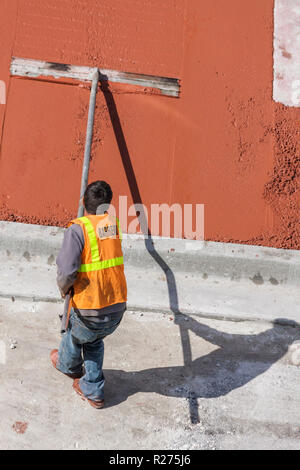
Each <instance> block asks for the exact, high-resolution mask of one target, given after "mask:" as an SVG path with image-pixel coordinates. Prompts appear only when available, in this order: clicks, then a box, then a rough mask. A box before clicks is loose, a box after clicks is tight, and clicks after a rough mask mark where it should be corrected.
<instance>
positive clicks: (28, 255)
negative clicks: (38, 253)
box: [23, 251, 31, 262]
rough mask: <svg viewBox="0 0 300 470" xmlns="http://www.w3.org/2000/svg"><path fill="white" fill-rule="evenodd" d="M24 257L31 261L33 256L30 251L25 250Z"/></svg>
mask: <svg viewBox="0 0 300 470" xmlns="http://www.w3.org/2000/svg"><path fill="white" fill-rule="evenodd" d="M23 258H25V259H27V261H29V262H30V261H31V256H30V253H28V251H25V253H23Z"/></svg>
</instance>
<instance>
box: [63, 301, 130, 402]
mask: <svg viewBox="0 0 300 470" xmlns="http://www.w3.org/2000/svg"><path fill="white" fill-rule="evenodd" d="M123 315H124V312H116V313H113V314H110V315H107V316H106V317H104V320H103V322H101V323H95V322H90V321H89V322H88V324H86V323H85V322H84V321H82V319H81V318H80V317H79V316H78V315H77V314H76V312H74V310H73V309H71V313H70V321H69V326H68V330H67V332H66V333H64V334H63V336H62V339H61V343H60V346H59V350H58V362H57V368H58V369H59V370H60V371H61V372H64V373H65V374H77V373H80V372H81V371H82V366H83V364H84V368H85V375H84V376H83V377H82V378H81V379H80V388H81V391H82V392H83V394H84V395H85V396H86V397H87V398H90V399H91V400H102V399H103V397H104V393H103V388H104V383H105V379H104V375H103V370H102V366H103V356H104V343H103V338H105V337H106V336H108V335H110V334H112V333H113V332H114V331H115V329H116V328H117V327H118V326H119V324H120V323H121V320H122V318H123ZM82 356H83V357H82Z"/></svg>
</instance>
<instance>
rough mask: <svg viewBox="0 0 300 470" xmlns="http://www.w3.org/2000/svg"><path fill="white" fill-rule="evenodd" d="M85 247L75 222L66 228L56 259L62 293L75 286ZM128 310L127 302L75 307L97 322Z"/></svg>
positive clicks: (80, 313) (80, 312)
mask: <svg viewBox="0 0 300 470" xmlns="http://www.w3.org/2000/svg"><path fill="white" fill-rule="evenodd" d="M83 247H84V235H83V231H82V228H81V227H80V225H78V224H73V225H71V226H70V227H69V228H67V229H66V231H65V234H64V240H63V244H62V247H61V249H60V252H59V254H58V256H57V259H56V264H57V285H58V287H59V290H60V292H61V293H62V294H66V293H67V292H68V291H69V289H70V288H71V287H72V286H73V284H74V282H75V280H76V277H77V272H78V269H79V268H80V266H81V253H82V250H83ZM125 310H126V302H121V303H118V304H114V305H110V306H108V307H104V308H101V309H97V310H93V309H89V310H83V309H75V311H76V313H78V314H79V315H80V316H82V317H88V318H89V320H92V321H94V322H97V319H100V320H101V319H103V316H105V315H109V314H112V313H115V312H121V311H125Z"/></svg>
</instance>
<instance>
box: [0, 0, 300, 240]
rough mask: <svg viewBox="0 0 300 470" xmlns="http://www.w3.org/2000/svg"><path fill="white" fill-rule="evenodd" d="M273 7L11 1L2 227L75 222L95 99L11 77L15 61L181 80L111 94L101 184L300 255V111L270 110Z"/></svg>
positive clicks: (218, 2) (2, 37) (0, 169)
mask: <svg viewBox="0 0 300 470" xmlns="http://www.w3.org/2000/svg"><path fill="white" fill-rule="evenodd" d="M272 44H273V0H243V1H240V0H210V1H209V2H208V1H206V0H164V1H163V2H161V1H160V0H101V1H99V0H98V1H96V0H51V2H49V1H44V0H26V1H25V0H20V1H19V2H17V1H16V0H9V1H8V0H2V2H1V3H0V52H1V53H0V79H2V80H5V81H6V84H7V87H8V89H9V93H8V99H7V105H6V106H3V105H0V129H1V128H2V133H1V134H0V138H1V154H0V217H1V218H2V219H5V220H18V221H24V222H33V223H42V224H52V225H64V224H66V223H67V222H68V220H69V219H70V218H73V217H74V215H76V213H77V206H78V197H79V188H80V178H81V167H82V159H83V150H84V140H85V127H86V118H87V111H88V100H89V89H88V87H87V86H79V85H78V84H75V85H74V86H72V85H64V84H54V83H46V82H38V81H34V80H24V79H19V78H9V72H8V71H9V63H10V58H11V55H15V56H19V57H27V58H32V59H40V60H48V61H58V62H65V63H72V64H79V65H90V66H98V67H100V68H101V67H103V68H112V69H117V70H124V71H130V72H138V73H146V74H157V75H165V76H170V77H178V78H180V80H181V83H182V94H181V97H180V99H179V100H175V99H170V98H165V97H161V96H157V95H155V96H152V95H151V94H149V92H145V91H144V90H143V89H140V90H139V89H137V88H132V87H128V86H122V85H114V86H112V87H111V92H108V91H107V90H106V91H105V92H104V93H103V90H99V93H98V96H97V110H96V121H95V134H94V141H93V148H92V162H91V172H90V180H91V181H92V180H94V179H105V180H107V181H109V182H110V183H111V185H112V187H113V190H114V194H115V199H114V202H115V204H117V202H118V196H119V195H128V196H129V204H131V203H132V200H134V201H135V202H140V201H142V202H143V203H144V204H145V205H147V207H148V208H150V204H151V203H168V204H173V203H176V202H177V203H181V204H187V203H192V204H196V203H204V204H205V238H206V239H207V240H216V241H230V242H241V243H254V244H255V243H256V244H262V245H269V246H276V247H286V248H300V242H299V228H298V220H297V219H298V217H297V215H298V210H299V195H298V193H299V192H297V189H298V182H299V144H300V142H299V131H298V122H299V114H300V110H299V109H294V108H286V107H284V106H281V105H278V104H275V103H274V102H273V101H272V79H273V72H272V67H273V60H272V53H273V49H272Z"/></svg>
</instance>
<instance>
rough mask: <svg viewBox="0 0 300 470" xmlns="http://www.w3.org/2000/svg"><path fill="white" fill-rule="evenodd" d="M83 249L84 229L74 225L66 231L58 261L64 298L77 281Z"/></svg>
mask: <svg viewBox="0 0 300 470" xmlns="http://www.w3.org/2000/svg"><path fill="white" fill-rule="evenodd" d="M83 247H84V236H83V232H82V228H81V227H80V225H77V224H73V225H71V227H69V228H68V229H67V230H66V231H65V234H64V240H63V244H62V247H61V249H60V252H59V254H58V257H57V259H56V264H57V285H58V288H59V290H60V293H61V295H62V297H65V295H66V294H67V293H68V292H69V290H70V288H71V287H72V286H73V284H74V282H75V280H76V276H77V272H78V269H79V268H80V265H81V253H82V250H83Z"/></svg>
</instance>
